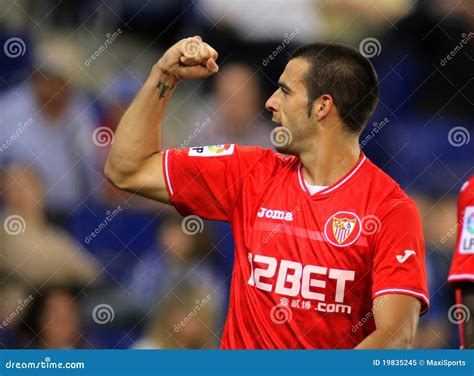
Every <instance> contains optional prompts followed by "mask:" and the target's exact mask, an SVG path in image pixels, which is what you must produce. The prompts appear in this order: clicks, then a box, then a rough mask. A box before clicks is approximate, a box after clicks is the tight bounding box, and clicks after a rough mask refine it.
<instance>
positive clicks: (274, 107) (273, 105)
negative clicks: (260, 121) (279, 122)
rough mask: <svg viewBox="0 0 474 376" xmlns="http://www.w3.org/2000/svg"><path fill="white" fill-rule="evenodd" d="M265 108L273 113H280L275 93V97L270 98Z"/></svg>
mask: <svg viewBox="0 0 474 376" xmlns="http://www.w3.org/2000/svg"><path fill="white" fill-rule="evenodd" d="M265 108H266V109H267V110H268V111H271V112H276V111H278V101H277V99H276V98H275V93H273V95H272V96H271V97H270V98H268V100H267V102H266V103H265Z"/></svg>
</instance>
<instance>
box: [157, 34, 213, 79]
mask: <svg viewBox="0 0 474 376" xmlns="http://www.w3.org/2000/svg"><path fill="white" fill-rule="evenodd" d="M217 56H218V54H217V51H216V50H215V49H214V48H212V47H211V46H209V45H208V44H207V43H205V42H203V41H202V38H201V37H200V36H195V37H191V38H185V39H182V40H180V41H179V42H177V43H176V44H174V45H173V46H172V47H170V48H169V49H168V50H167V51H166V52H165V54H164V55H163V56H162V57H161V59H160V60H159V61H158V63H157V65H158V68H159V69H160V70H161V71H162V72H163V73H165V74H169V75H172V76H174V77H175V78H176V79H179V80H189V79H196V78H205V77H208V76H210V75H212V74H214V73H217V72H218V70H219V66H218V65H217V63H216V60H217Z"/></svg>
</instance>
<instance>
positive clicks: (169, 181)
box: [165, 150, 173, 195]
mask: <svg viewBox="0 0 474 376" xmlns="http://www.w3.org/2000/svg"><path fill="white" fill-rule="evenodd" d="M168 154H169V150H166V151H165V178H166V182H167V184H168V188H169V190H170V193H171V195H173V187H172V186H171V180H170V173H169V170H168Z"/></svg>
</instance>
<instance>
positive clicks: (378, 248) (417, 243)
mask: <svg viewBox="0 0 474 376" xmlns="http://www.w3.org/2000/svg"><path fill="white" fill-rule="evenodd" d="M377 217H378V218H379V220H380V230H379V232H378V233H376V235H375V239H374V259H373V262H374V264H373V270H372V280H373V284H372V299H375V298H376V297H378V296H382V295H385V294H402V295H410V296H413V297H415V298H418V299H419V300H420V302H421V312H420V314H424V313H425V312H426V311H427V310H428V308H429V299H428V287H427V280H426V264H425V242H424V239H423V231H422V226H421V220H420V216H419V214H418V209H417V207H416V204H415V203H414V202H413V201H412V200H411V199H409V198H406V199H400V200H397V201H394V202H393V203H388V204H384V205H383V208H381V210H379V211H378V214H377Z"/></svg>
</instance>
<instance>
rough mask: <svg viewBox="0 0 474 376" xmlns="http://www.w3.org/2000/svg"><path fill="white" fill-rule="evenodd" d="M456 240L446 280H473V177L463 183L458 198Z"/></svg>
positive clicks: (453, 283) (451, 283) (457, 281)
mask: <svg viewBox="0 0 474 376" xmlns="http://www.w3.org/2000/svg"><path fill="white" fill-rule="evenodd" d="M457 229H458V230H457V240H456V250H455V252H454V256H453V262H452V264H451V269H450V271H449V276H448V282H449V284H450V285H452V286H456V285H458V284H459V283H462V282H474V177H471V179H470V180H469V181H467V182H466V183H464V185H463V187H462V188H461V192H460V193H459V198H458V221H457Z"/></svg>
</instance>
